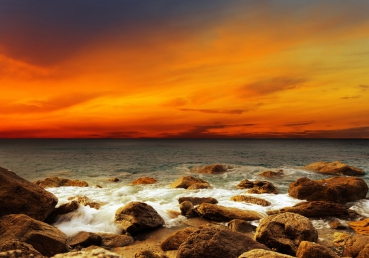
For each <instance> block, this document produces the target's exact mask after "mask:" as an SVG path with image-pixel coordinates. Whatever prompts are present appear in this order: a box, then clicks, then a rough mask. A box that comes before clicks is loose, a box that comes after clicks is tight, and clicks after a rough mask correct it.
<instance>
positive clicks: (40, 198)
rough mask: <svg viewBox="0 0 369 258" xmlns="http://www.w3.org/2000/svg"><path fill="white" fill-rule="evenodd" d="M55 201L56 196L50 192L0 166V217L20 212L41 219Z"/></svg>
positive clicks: (49, 210) (43, 218)
mask: <svg viewBox="0 0 369 258" xmlns="http://www.w3.org/2000/svg"><path fill="white" fill-rule="evenodd" d="M57 203H58V198H56V196H55V195H53V194H52V193H50V192H48V191H46V190H44V189H43V188H42V187H40V186H38V185H34V184H32V183H31V182H28V181H27V180H25V179H23V178H21V177H19V176H17V175H16V174H15V173H13V172H11V171H9V170H6V169H4V168H0V217H1V216H4V215H8V214H20V213H21V214H26V215H28V216H29V217H31V218H34V219H37V220H41V221H43V220H45V219H46V217H47V216H49V215H50V214H51V212H52V211H53V210H54V207H55V205H56V204H57Z"/></svg>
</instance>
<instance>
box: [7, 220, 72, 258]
mask: <svg viewBox="0 0 369 258" xmlns="http://www.w3.org/2000/svg"><path fill="white" fill-rule="evenodd" d="M6 241H20V242H25V243H27V244H30V245H32V246H33V248H35V249H36V250H37V251H38V252H40V253H41V254H42V255H45V256H53V255H55V254H57V253H64V252H67V251H68V247H67V236H66V235H65V234H64V233H63V232H61V231H60V230H59V229H57V228H56V227H53V226H50V225H48V224H46V223H44V222H41V221H38V220H35V219H33V218H30V217H28V216H27V215H24V214H11V215H6V216H3V217H1V218H0V243H4V242H6Z"/></svg>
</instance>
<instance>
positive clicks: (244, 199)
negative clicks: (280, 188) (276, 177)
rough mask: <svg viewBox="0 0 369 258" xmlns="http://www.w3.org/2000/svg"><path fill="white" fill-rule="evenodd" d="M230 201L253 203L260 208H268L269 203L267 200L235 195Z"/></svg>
mask: <svg viewBox="0 0 369 258" xmlns="http://www.w3.org/2000/svg"><path fill="white" fill-rule="evenodd" d="M231 201H235V202H246V203H253V204H257V205H261V206H269V205H270V204H271V203H270V202H269V201H267V200H264V199H261V198H257V197H253V196H246V195H236V196H232V197H231Z"/></svg>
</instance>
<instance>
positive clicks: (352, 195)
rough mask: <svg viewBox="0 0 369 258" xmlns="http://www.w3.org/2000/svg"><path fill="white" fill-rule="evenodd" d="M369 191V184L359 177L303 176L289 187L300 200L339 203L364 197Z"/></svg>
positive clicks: (289, 191) (292, 194)
mask: <svg viewBox="0 0 369 258" xmlns="http://www.w3.org/2000/svg"><path fill="white" fill-rule="evenodd" d="M367 192H368V185H367V184H366V183H365V181H364V180H363V179H361V178H357V177H332V178H328V179H321V180H311V179H309V178H307V177H302V178H300V179H298V180H297V181H295V182H292V183H291V184H290V187H289V189H288V194H289V195H290V196H292V197H294V198H297V199H300V200H307V201H331V202H338V203H346V202H353V201H357V200H360V199H364V198H365V197H366V194H367Z"/></svg>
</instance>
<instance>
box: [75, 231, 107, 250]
mask: <svg viewBox="0 0 369 258" xmlns="http://www.w3.org/2000/svg"><path fill="white" fill-rule="evenodd" d="M101 242H102V238H101V236H99V235H98V234H95V233H92V232H85V231H82V232H79V233H78V234H77V235H75V236H74V237H73V238H72V239H71V240H70V241H69V242H68V245H69V246H71V247H76V246H81V247H88V246H91V245H97V246H99V245H101Z"/></svg>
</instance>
